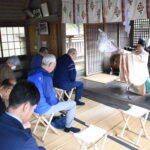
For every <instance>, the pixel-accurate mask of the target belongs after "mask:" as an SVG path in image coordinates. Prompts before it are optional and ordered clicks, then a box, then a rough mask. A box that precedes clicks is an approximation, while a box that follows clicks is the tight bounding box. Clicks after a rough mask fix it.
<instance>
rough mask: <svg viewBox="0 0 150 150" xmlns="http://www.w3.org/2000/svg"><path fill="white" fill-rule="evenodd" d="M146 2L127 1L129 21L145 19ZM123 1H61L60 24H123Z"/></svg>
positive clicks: (143, 0) (141, 0)
mask: <svg viewBox="0 0 150 150" xmlns="http://www.w3.org/2000/svg"><path fill="white" fill-rule="evenodd" d="M149 3H150V1H148V0H128V4H127V7H128V10H129V14H130V16H129V19H130V20H135V19H146V18H147V12H149V10H147V6H149ZM124 4H125V0H62V23H75V24H76V23H93V24H94V23H102V22H104V23H105V22H106V23H112V22H123V21H124V19H123V16H125V11H124V9H125V8H124V7H125V6H124Z"/></svg>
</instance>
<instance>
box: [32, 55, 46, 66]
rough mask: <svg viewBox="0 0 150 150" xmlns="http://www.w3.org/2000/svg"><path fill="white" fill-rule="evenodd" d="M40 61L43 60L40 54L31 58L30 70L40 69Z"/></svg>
mask: <svg viewBox="0 0 150 150" xmlns="http://www.w3.org/2000/svg"><path fill="white" fill-rule="evenodd" d="M42 59H43V56H42V55H40V54H36V55H34V56H33V58H32V62H31V68H37V67H40V66H41V64H42Z"/></svg>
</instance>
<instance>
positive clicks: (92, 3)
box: [90, 1, 94, 11]
mask: <svg viewBox="0 0 150 150" xmlns="http://www.w3.org/2000/svg"><path fill="white" fill-rule="evenodd" d="M90 8H91V9H92V11H93V9H94V2H93V1H92V2H91V4H90Z"/></svg>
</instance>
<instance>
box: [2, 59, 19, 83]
mask: <svg viewBox="0 0 150 150" xmlns="http://www.w3.org/2000/svg"><path fill="white" fill-rule="evenodd" d="M20 64H21V63H20V60H19V58H18V57H17V56H11V57H10V58H8V60H7V61H6V63H5V64H1V65H0V83H2V82H3V80H5V79H13V80H16V78H15V75H14V73H13V70H15V69H16V67H17V66H18V65H20Z"/></svg>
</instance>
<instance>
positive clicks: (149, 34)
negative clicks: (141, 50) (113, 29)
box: [131, 19, 150, 46]
mask: <svg viewBox="0 0 150 150" xmlns="http://www.w3.org/2000/svg"><path fill="white" fill-rule="evenodd" d="M142 20H147V22H148V26H147V27H146V28H147V30H148V29H149V30H148V32H147V35H148V37H146V30H145V31H144V30H141V28H140V27H139V29H137V31H136V29H135V25H136V21H139V22H140V23H141V26H142ZM136 21H131V45H132V46H136V44H137V42H138V39H139V38H143V39H145V38H150V19H139V20H136ZM143 27H144V25H143ZM140 30H141V31H140ZM135 32H139V33H141V35H142V34H143V35H144V34H145V35H144V36H140V35H139V36H135ZM135 41H136V42H135Z"/></svg>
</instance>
